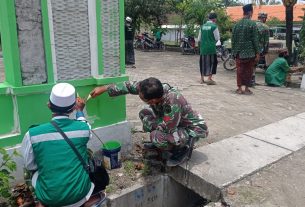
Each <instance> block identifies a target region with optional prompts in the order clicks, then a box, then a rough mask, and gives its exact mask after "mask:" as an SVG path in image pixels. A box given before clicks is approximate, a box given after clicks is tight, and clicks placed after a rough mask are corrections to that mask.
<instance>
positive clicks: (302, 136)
mask: <svg viewBox="0 0 305 207" xmlns="http://www.w3.org/2000/svg"><path fill="white" fill-rule="evenodd" d="M298 116H299V117H303V116H304V117H305V114H304V113H302V114H299V115H298ZM298 116H294V117H289V118H286V119H283V120H281V121H279V122H275V123H272V124H269V125H267V126H264V127H261V128H258V129H255V130H252V131H249V132H246V133H244V134H245V135H248V136H251V137H253V138H257V139H260V140H263V141H266V142H269V143H272V144H275V145H278V146H281V147H283V148H286V149H289V150H292V151H296V150H299V149H301V148H302V147H304V146H305V128H304V125H305V119H303V118H299V117H298Z"/></svg>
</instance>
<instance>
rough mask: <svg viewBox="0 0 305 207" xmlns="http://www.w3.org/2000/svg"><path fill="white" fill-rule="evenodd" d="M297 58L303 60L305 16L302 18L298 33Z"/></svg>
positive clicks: (304, 55) (304, 57)
mask: <svg viewBox="0 0 305 207" xmlns="http://www.w3.org/2000/svg"><path fill="white" fill-rule="evenodd" d="M299 56H300V59H301V60H304V59H305V15H304V17H303V22H302V29H301V31H300V46H299Z"/></svg>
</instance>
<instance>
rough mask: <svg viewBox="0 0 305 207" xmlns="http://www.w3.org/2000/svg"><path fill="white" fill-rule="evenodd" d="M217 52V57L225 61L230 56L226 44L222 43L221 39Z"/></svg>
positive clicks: (217, 45)
mask: <svg viewBox="0 0 305 207" xmlns="http://www.w3.org/2000/svg"><path fill="white" fill-rule="evenodd" d="M216 54H217V58H220V59H221V60H222V61H225V60H226V59H227V58H228V57H229V50H228V49H227V48H226V47H225V46H224V45H222V44H221V42H220V41H218V42H217V43H216Z"/></svg>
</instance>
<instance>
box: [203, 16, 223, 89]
mask: <svg viewBox="0 0 305 207" xmlns="http://www.w3.org/2000/svg"><path fill="white" fill-rule="evenodd" d="M216 20H217V15H216V13H214V12H211V13H210V14H209V20H208V21H207V22H206V23H205V24H203V25H202V26H201V28H200V31H199V35H198V41H199V43H198V45H200V59H199V66H200V74H201V81H200V82H201V83H205V81H204V76H208V81H207V82H206V83H207V84H208V85H215V84H216V82H215V81H214V80H213V79H212V76H213V75H215V74H216V70H217V63H218V62H217V55H216V42H217V41H218V40H220V35H219V30H218V27H217V25H216Z"/></svg>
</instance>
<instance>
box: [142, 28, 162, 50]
mask: <svg viewBox="0 0 305 207" xmlns="http://www.w3.org/2000/svg"><path fill="white" fill-rule="evenodd" d="M142 36H143V39H142V43H141V46H142V50H144V51H147V50H156V49H157V50H160V51H164V50H165V45H164V43H163V42H162V41H161V40H160V41H156V40H154V39H153V38H151V37H150V36H149V35H148V33H147V32H144V33H142Z"/></svg>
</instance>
